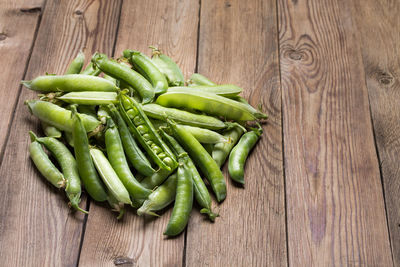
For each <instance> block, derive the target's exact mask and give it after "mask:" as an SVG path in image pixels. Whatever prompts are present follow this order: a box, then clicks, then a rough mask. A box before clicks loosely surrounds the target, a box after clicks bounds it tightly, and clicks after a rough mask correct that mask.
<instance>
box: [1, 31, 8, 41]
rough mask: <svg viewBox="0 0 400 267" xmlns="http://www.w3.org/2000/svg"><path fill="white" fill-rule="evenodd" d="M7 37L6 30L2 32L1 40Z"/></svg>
mask: <svg viewBox="0 0 400 267" xmlns="http://www.w3.org/2000/svg"><path fill="white" fill-rule="evenodd" d="M7 37H8V36H7V34H5V33H4V32H0V41H4V40H5V39H6V38H7Z"/></svg>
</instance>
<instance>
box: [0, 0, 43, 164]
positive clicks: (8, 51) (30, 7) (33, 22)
mask: <svg viewBox="0 0 400 267" xmlns="http://www.w3.org/2000/svg"><path fill="white" fill-rule="evenodd" d="M43 5H44V1H43V0H19V1H9V0H1V1H0V6H1V9H0V58H1V59H2V61H3V62H4V63H5V64H7V65H8V66H12V67H11V68H3V70H2V72H1V73H0V92H1V96H2V97H1V98H0V120H1V121H2V124H1V125H0V151H1V154H0V162H1V160H2V153H3V149H4V143H5V141H6V138H7V133H8V131H9V129H10V126H11V120H12V117H13V115H14V113H13V111H14V108H15V102H16V100H17V97H18V94H19V87H20V86H19V84H20V81H21V79H22V78H23V77H24V75H25V70H26V64H27V63H28V59H29V56H30V53H31V47H32V44H33V42H34V39H35V32H36V28H37V26H38V22H39V20H40V19H39V18H40V14H41V10H42V7H43Z"/></svg>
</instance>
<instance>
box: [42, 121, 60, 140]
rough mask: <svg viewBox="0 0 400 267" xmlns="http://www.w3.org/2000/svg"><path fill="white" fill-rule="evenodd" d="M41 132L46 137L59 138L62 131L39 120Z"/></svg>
mask: <svg viewBox="0 0 400 267" xmlns="http://www.w3.org/2000/svg"><path fill="white" fill-rule="evenodd" d="M40 124H41V126H42V129H43V132H44V134H45V135H46V136H48V137H54V138H60V137H61V135H62V133H61V131H60V130H58V129H57V128H56V127H54V126H52V125H50V124H48V123H46V122H43V121H41V122H40Z"/></svg>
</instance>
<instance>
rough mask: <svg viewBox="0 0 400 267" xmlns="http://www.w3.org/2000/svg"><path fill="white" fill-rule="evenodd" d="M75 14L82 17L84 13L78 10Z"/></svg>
mask: <svg viewBox="0 0 400 267" xmlns="http://www.w3.org/2000/svg"><path fill="white" fill-rule="evenodd" d="M74 14H75V15H77V16H81V15H82V14H83V12H82V10H79V9H77V10H75V12H74Z"/></svg>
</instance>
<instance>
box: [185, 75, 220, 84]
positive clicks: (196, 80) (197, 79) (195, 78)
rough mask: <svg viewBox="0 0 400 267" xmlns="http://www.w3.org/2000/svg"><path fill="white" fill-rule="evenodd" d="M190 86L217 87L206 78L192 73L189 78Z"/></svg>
mask: <svg viewBox="0 0 400 267" xmlns="http://www.w3.org/2000/svg"><path fill="white" fill-rule="evenodd" d="M191 85H208V86H213V85H217V84H216V83H214V82H212V81H211V80H210V79H208V78H207V77H206V76H203V75H201V74H199V73H193V74H192V76H190V80H189V86H191Z"/></svg>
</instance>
